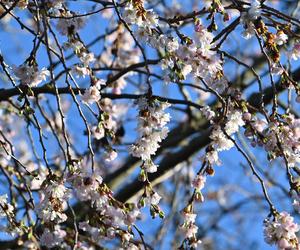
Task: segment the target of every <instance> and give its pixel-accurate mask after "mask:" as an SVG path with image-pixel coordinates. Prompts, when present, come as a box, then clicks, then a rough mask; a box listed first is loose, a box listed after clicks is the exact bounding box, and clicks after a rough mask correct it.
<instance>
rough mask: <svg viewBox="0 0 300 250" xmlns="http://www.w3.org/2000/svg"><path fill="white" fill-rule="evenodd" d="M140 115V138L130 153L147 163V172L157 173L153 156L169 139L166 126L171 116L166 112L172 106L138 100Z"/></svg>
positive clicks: (145, 165)
mask: <svg viewBox="0 0 300 250" xmlns="http://www.w3.org/2000/svg"><path fill="white" fill-rule="evenodd" d="M138 106H139V115H138V128H137V131H138V133H139V138H138V140H137V141H136V142H135V144H133V145H132V146H131V147H130V153H131V154H132V155H133V156H135V157H138V158H141V159H142V160H143V161H145V164H144V167H145V170H146V171H147V172H151V173H153V172H156V170H157V167H156V166H155V165H154V164H153V162H152V160H151V156H152V155H154V154H155V152H156V151H157V149H158V148H159V143H161V142H162V140H164V139H165V138H166V137H167V134H168V132H169V129H168V128H167V127H166V124H167V123H168V122H169V121H170V115H169V114H168V113H165V112H164V110H165V109H166V108H168V107H169V106H170V105H169V104H167V103H161V102H159V101H157V100H150V101H149V100H148V99H146V98H140V99H139V100H138Z"/></svg>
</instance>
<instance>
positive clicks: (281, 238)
mask: <svg viewBox="0 0 300 250" xmlns="http://www.w3.org/2000/svg"><path fill="white" fill-rule="evenodd" d="M299 229H300V228H299V225H298V224H296V223H295V222H294V218H293V217H292V216H291V215H290V214H288V213H287V212H281V213H280V214H279V215H278V216H276V217H275V220H274V221H271V220H270V219H266V221H265V223H264V235H265V241H266V242H267V243H268V244H275V245H277V247H278V249H280V250H287V249H299V248H300V245H299V241H298V237H297V235H296V233H297V232H298V231H299Z"/></svg>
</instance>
